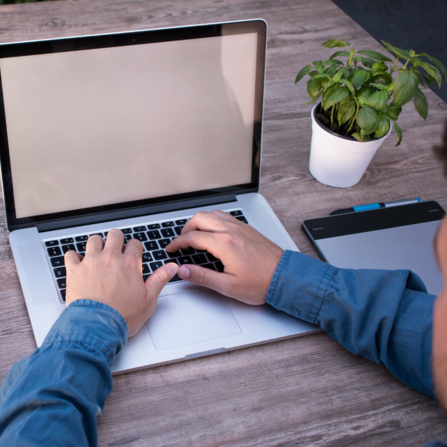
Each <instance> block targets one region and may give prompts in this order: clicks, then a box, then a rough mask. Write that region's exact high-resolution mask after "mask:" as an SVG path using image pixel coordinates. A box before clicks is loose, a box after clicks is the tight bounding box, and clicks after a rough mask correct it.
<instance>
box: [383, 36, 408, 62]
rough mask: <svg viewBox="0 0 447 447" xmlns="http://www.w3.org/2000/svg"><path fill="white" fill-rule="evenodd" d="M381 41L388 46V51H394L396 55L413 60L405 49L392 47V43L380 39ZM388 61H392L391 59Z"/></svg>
mask: <svg viewBox="0 0 447 447" xmlns="http://www.w3.org/2000/svg"><path fill="white" fill-rule="evenodd" d="M382 43H383V44H384V45H385V46H386V47H387V48H388V50H389V51H391V52H392V53H394V54H395V55H396V56H397V57H400V58H402V59H406V60H408V61H412V62H413V61H414V59H413V58H412V57H411V54H410V52H409V51H407V50H401V49H399V48H397V47H393V45H391V44H389V43H386V42H384V41H383V40H382ZM389 62H392V61H391V60H390V61H389Z"/></svg>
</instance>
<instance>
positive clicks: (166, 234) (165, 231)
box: [161, 228, 175, 237]
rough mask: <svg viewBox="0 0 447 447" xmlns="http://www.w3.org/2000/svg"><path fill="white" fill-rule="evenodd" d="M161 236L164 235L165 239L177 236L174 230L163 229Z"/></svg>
mask: <svg viewBox="0 0 447 447" xmlns="http://www.w3.org/2000/svg"><path fill="white" fill-rule="evenodd" d="M161 234H162V235H163V237H174V236H175V233H174V230H173V229H172V228H163V230H161Z"/></svg>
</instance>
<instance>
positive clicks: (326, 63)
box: [324, 59, 343, 65]
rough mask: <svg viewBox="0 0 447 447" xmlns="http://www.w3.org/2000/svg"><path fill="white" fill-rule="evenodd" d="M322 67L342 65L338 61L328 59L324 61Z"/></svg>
mask: <svg viewBox="0 0 447 447" xmlns="http://www.w3.org/2000/svg"><path fill="white" fill-rule="evenodd" d="M324 65H343V62H342V61H339V60H338V59H328V60H327V61H324Z"/></svg>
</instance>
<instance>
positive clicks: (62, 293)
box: [59, 290, 67, 302]
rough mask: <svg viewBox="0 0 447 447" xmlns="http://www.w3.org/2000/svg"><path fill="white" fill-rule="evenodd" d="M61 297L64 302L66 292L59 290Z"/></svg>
mask: <svg viewBox="0 0 447 447" xmlns="http://www.w3.org/2000/svg"><path fill="white" fill-rule="evenodd" d="M59 292H60V294H61V297H62V301H63V302H65V296H66V295H67V291H66V290H59Z"/></svg>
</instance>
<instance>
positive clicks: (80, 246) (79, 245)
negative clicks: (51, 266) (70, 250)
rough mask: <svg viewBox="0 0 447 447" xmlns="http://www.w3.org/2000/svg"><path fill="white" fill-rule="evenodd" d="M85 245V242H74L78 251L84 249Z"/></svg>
mask: <svg viewBox="0 0 447 447" xmlns="http://www.w3.org/2000/svg"><path fill="white" fill-rule="evenodd" d="M86 245H87V242H79V243H78V244H76V248H77V249H78V251H85V246H86Z"/></svg>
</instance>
